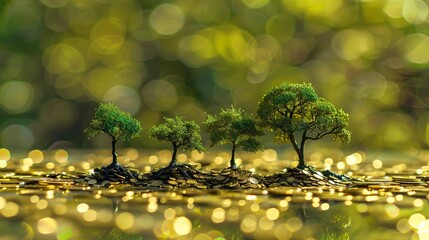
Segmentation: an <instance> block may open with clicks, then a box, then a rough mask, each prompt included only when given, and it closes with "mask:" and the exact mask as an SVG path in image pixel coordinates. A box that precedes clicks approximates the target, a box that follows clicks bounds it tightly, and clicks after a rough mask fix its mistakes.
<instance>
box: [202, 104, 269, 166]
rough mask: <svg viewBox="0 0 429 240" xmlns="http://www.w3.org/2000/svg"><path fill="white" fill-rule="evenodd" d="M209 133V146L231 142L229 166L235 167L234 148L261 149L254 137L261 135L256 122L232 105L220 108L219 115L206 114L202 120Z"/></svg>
mask: <svg viewBox="0 0 429 240" xmlns="http://www.w3.org/2000/svg"><path fill="white" fill-rule="evenodd" d="M204 124H205V125H206V126H207V131H208V133H209V134H210V140H211V142H212V144H211V146H212V147H213V146H215V145H219V144H226V143H230V144H232V152H231V160H230V168H232V169H236V168H237V165H236V163H235V150H236V149H237V148H239V147H241V148H243V150H245V151H248V152H256V151H258V150H261V149H262V145H261V143H260V142H258V141H257V140H256V139H255V137H256V136H261V135H263V132H262V131H261V130H259V129H258V128H257V127H256V122H255V121H254V120H253V119H252V118H250V117H249V116H247V115H246V114H245V113H244V111H243V110H241V109H240V108H238V109H236V108H234V107H233V106H231V108H228V109H225V110H224V109H222V110H221V112H220V113H219V115H207V120H206V121H205V122H204Z"/></svg>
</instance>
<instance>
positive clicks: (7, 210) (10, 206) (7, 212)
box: [1, 202, 19, 217]
mask: <svg viewBox="0 0 429 240" xmlns="http://www.w3.org/2000/svg"><path fill="white" fill-rule="evenodd" d="M18 212H19V206H18V204H16V203H14V202H6V204H5V205H4V207H3V208H2V209H1V213H2V214H3V216H5V217H14V216H16V215H17V214H18Z"/></svg>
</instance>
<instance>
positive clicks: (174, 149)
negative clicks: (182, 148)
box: [168, 144, 178, 168]
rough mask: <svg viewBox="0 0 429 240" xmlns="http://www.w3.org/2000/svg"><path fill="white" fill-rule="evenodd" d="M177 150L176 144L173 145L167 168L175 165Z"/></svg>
mask: <svg viewBox="0 0 429 240" xmlns="http://www.w3.org/2000/svg"><path fill="white" fill-rule="evenodd" d="M177 149H178V147H177V146H176V144H173V155H172V156H171V161H170V164H168V167H169V168H170V167H174V166H176V165H177Z"/></svg>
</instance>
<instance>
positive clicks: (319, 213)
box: [0, 149, 429, 240]
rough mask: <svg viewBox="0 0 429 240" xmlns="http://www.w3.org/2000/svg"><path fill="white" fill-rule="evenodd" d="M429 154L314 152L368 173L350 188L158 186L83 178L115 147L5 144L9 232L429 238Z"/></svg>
mask: <svg viewBox="0 0 429 240" xmlns="http://www.w3.org/2000/svg"><path fill="white" fill-rule="evenodd" d="M7 154H9V155H7ZM121 155H123V156H124V157H122V158H121V159H120V162H121V163H122V164H123V165H131V166H133V167H135V168H137V169H140V170H141V171H146V172H148V171H150V170H152V169H154V168H157V167H161V166H164V165H165V163H166V162H168V156H169V152H168V151H160V152H150V153H149V152H140V151H137V150H135V149H128V150H124V151H123V152H122V153H121ZM428 156H429V155H428V154H427V153H426V152H423V151H421V152H415V153H412V154H398V153H382V154H365V153H362V152H356V153H352V154H349V155H347V154H343V153H341V152H338V151H334V152H332V151H331V152H330V151H313V152H312V153H311V155H310V159H311V161H310V163H311V164H312V165H313V166H316V167H317V168H319V169H324V168H330V169H331V170H332V171H335V172H339V173H344V174H348V175H350V176H352V177H354V178H356V179H359V181H357V182H356V184H355V185H353V186H351V187H348V188H345V187H327V186H323V187H277V188H267V189H249V190H218V189H216V190H215V189H211V190H210V189H209V190H201V189H170V190H165V189H164V190H157V189H154V188H145V187H133V186H129V185H124V184H117V185H111V186H110V187H90V186H84V187H82V186H78V185H76V184H75V183H74V181H73V179H74V178H73V176H75V175H76V174H78V173H80V172H90V171H91V169H92V168H93V167H95V166H100V165H102V164H106V163H108V162H109V153H108V150H106V151H104V150H103V151H95V152H90V151H70V152H67V151H64V150H55V151H51V152H41V151H37V150H36V151H31V152H29V153H23V154H21V155H19V154H17V155H13V154H12V156H10V153H8V152H7V153H5V150H4V149H3V150H2V151H0V159H3V160H4V162H5V163H6V164H5V163H4V162H3V163H2V162H1V161H2V160H0V167H1V168H0V170H1V171H0V239H171V238H176V239H196V240H205V239H359V238H362V239H366V240H369V239H389V240H391V239H429V235H427V234H428V232H429V220H427V218H429V207H428V204H427V194H428V193H429V188H428V183H427V180H429V173H428V167H427V162H428V161H427V160H428V159H429V158H428ZM243 158H245V159H252V160H249V161H248V162H244V161H243V164H242V168H243V169H246V170H252V171H257V172H261V173H263V174H270V173H275V172H277V171H280V170H281V169H283V168H285V167H289V166H291V165H293V164H295V162H294V161H293V160H288V159H293V153H290V152H287V151H286V152H281V153H280V152H277V151H274V150H267V151H264V152H262V153H258V154H257V155H254V154H249V155H244V157H243ZM82 159H83V160H82ZM179 160H180V161H181V162H195V163H197V166H198V167H200V168H201V169H203V170H206V171H209V170H210V169H221V168H223V167H226V166H227V165H226V164H227V162H228V158H227V153H222V152H218V153H211V154H210V155H201V154H197V153H191V154H189V155H185V154H182V155H180V156H179ZM239 162H242V160H241V159H240V160H239Z"/></svg>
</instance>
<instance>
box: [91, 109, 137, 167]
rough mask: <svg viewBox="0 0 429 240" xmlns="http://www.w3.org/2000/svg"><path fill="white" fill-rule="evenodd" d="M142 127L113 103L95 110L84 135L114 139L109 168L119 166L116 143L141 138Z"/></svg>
mask: <svg viewBox="0 0 429 240" xmlns="http://www.w3.org/2000/svg"><path fill="white" fill-rule="evenodd" d="M141 130H142V127H141V125H140V122H139V121H137V120H136V119H134V118H133V117H131V115H130V114H129V113H127V112H123V111H121V110H120V109H119V108H118V107H116V106H115V105H113V104H112V103H101V104H100V106H98V108H96V110H95V116H94V118H93V119H92V120H91V122H90V123H89V127H88V128H86V129H85V130H84V133H85V135H86V136H88V137H89V138H92V137H94V136H95V135H98V134H101V133H105V134H107V135H109V136H110V137H111V138H112V157H113V160H112V163H111V164H110V165H109V166H108V168H113V167H116V166H118V160H117V158H118V154H117V153H116V143H117V142H118V141H120V140H123V141H129V140H131V139H133V138H136V137H138V136H139V133H140V131H141Z"/></svg>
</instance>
